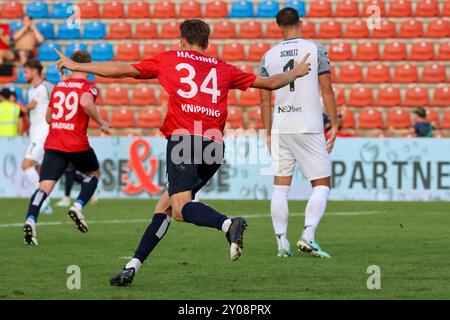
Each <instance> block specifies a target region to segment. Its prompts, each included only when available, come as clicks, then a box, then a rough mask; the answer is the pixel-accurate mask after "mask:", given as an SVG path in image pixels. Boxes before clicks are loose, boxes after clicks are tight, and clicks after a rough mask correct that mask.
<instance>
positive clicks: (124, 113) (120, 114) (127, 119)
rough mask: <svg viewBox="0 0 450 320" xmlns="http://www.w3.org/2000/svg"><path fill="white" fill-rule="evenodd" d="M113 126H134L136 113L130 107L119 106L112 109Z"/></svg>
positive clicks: (122, 127)
mask: <svg viewBox="0 0 450 320" xmlns="http://www.w3.org/2000/svg"><path fill="white" fill-rule="evenodd" d="M111 126H112V127H113V128H116V129H125V128H133V127H134V114H133V110H131V109H130V108H119V109H115V110H113V111H112V115H111Z"/></svg>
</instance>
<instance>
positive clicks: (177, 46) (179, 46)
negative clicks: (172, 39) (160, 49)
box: [169, 42, 181, 50]
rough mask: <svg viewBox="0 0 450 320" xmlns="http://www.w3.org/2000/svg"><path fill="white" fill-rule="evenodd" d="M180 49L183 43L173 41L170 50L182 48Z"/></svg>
mask: <svg viewBox="0 0 450 320" xmlns="http://www.w3.org/2000/svg"><path fill="white" fill-rule="evenodd" d="M180 49H181V45H180V43H179V42H176V43H172V44H171V45H170V47H169V50H180Z"/></svg>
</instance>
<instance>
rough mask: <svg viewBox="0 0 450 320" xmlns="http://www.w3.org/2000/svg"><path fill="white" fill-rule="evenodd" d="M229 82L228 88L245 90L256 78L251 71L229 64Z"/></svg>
mask: <svg viewBox="0 0 450 320" xmlns="http://www.w3.org/2000/svg"><path fill="white" fill-rule="evenodd" d="M230 67H231V68H230V74H231V83H230V89H239V90H242V91H245V90H247V89H248V87H250V86H251V85H252V84H253V83H254V82H255V80H256V75H254V74H253V73H247V72H244V71H242V70H241V69H238V68H236V67H234V66H230Z"/></svg>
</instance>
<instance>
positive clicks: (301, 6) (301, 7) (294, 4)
mask: <svg viewBox="0 0 450 320" xmlns="http://www.w3.org/2000/svg"><path fill="white" fill-rule="evenodd" d="M284 7H285V8H286V7H291V8H294V9H295V10H297V11H298V14H299V16H300V17H303V16H304V15H306V5H305V3H304V2H303V1H300V0H291V1H287V2H285V3H284Z"/></svg>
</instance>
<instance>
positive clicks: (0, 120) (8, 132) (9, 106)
mask: <svg viewBox="0 0 450 320" xmlns="http://www.w3.org/2000/svg"><path fill="white" fill-rule="evenodd" d="M10 96H11V91H10V90H9V89H8V88H3V89H2V90H1V91H0V137H15V136H17V133H18V130H17V127H18V122H19V113H20V108H19V106H17V105H16V104H15V103H12V102H11V101H9V98H10Z"/></svg>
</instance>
